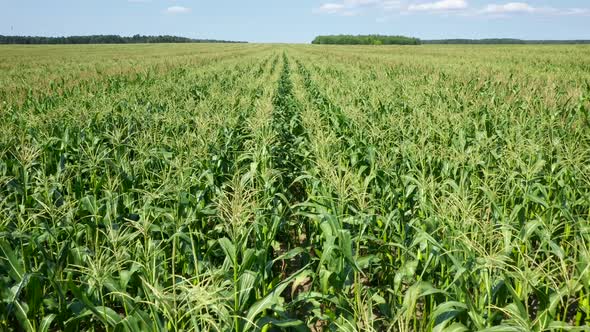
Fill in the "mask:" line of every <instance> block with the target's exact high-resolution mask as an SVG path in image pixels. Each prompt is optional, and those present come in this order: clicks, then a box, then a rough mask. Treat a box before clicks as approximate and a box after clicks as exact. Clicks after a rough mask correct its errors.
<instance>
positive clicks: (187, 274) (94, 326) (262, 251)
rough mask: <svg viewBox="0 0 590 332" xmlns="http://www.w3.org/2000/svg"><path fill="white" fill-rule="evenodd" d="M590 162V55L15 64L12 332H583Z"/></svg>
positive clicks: (158, 57) (276, 53)
mask: <svg viewBox="0 0 590 332" xmlns="http://www.w3.org/2000/svg"><path fill="white" fill-rule="evenodd" d="M589 160H590V47H588V46H418V47H389V46H387V47H371V46H354V47H351V46H310V45H307V46H304V45H252V44H236V45H234V44H232V45H230V44H223V45H202V44H198V45H195V44H182V45H180V44H179V45H131V46H122V45H109V46H106V45H101V46H90V45H88V46H1V47H0V330H3V331H4V330H8V331H12V330H14V331H19V330H25V331H78V330H85V331H87V330H88V331H207V330H219V331H230V330H231V331H236V332H237V331H253V330H260V329H263V330H266V331H274V330H301V331H305V330H312V331H322V330H329V329H331V330H339V331H367V330H368V331H371V330H375V331H388V330H389V331H429V330H434V331H482V330H484V331H548V330H560V329H563V330H574V331H575V330H583V329H584V328H587V326H588V324H590V162H589ZM575 327H578V328H575Z"/></svg>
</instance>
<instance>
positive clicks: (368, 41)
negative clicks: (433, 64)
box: [311, 35, 420, 45]
mask: <svg viewBox="0 0 590 332" xmlns="http://www.w3.org/2000/svg"><path fill="white" fill-rule="evenodd" d="M311 43H312V44H327V45H420V39H418V38H412V37H404V36H382V35H357V36H353V35H333V36H317V37H316V38H315V39H314V40H313V41H312V42H311Z"/></svg>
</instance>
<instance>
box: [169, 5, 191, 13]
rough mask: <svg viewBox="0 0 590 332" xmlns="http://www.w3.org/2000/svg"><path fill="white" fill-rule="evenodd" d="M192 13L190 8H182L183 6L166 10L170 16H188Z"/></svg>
mask: <svg viewBox="0 0 590 332" xmlns="http://www.w3.org/2000/svg"><path fill="white" fill-rule="evenodd" d="M190 12H191V9H190V8H187V7H182V6H172V7H168V8H166V13H168V14H186V13H190Z"/></svg>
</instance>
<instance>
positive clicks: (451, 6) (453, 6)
mask: <svg viewBox="0 0 590 332" xmlns="http://www.w3.org/2000/svg"><path fill="white" fill-rule="evenodd" d="M468 6H469V5H468V4H467V1H466V0H441V1H436V2H427V3H421V4H415V5H409V6H408V11H447V10H458V9H465V8H467V7H468Z"/></svg>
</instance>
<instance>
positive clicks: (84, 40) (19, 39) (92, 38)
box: [0, 35, 241, 45]
mask: <svg viewBox="0 0 590 332" xmlns="http://www.w3.org/2000/svg"><path fill="white" fill-rule="evenodd" d="M141 43H241V42H234V41H227V40H216V39H193V38H185V37H177V36H142V35H134V36H131V37H122V36H118V35H89V36H69V37H39V36H3V35H0V44H53V45H55V44H141Z"/></svg>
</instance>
